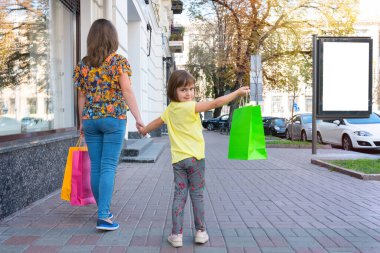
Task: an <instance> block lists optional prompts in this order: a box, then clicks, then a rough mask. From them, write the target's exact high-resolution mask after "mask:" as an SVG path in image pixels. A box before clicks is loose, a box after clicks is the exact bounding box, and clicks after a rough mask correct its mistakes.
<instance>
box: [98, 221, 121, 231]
mask: <svg viewBox="0 0 380 253" xmlns="http://www.w3.org/2000/svg"><path fill="white" fill-rule="evenodd" d="M96 228H97V229H99V230H107V231H112V230H116V229H118V228H119V224H117V223H116V222H112V221H111V219H108V220H103V219H98V221H97V222H96Z"/></svg>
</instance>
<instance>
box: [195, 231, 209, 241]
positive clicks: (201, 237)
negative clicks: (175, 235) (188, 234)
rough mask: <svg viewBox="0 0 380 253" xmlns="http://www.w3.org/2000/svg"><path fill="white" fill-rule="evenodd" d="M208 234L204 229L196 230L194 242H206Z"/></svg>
mask: <svg viewBox="0 0 380 253" xmlns="http://www.w3.org/2000/svg"><path fill="white" fill-rule="evenodd" d="M208 239H209V238H208V234H207V232H206V230H205V231H201V230H197V233H196V234H195V242H196V243H202V244H203V243H206V242H208Z"/></svg>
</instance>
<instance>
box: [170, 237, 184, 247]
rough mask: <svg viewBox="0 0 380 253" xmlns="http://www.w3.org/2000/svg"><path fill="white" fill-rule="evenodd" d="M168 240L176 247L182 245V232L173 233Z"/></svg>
mask: <svg viewBox="0 0 380 253" xmlns="http://www.w3.org/2000/svg"><path fill="white" fill-rule="evenodd" d="M168 242H169V243H170V244H171V245H172V246H173V247H175V248H178V247H182V234H178V235H175V234H171V235H169V236H168Z"/></svg>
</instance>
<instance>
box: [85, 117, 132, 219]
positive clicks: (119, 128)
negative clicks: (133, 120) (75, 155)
mask: <svg viewBox="0 0 380 253" xmlns="http://www.w3.org/2000/svg"><path fill="white" fill-rule="evenodd" d="M125 128H126V120H121V119H116V118H112V117H107V118H100V119H88V120H83V131H84V136H85V140H86V144H87V147H88V154H89V155H90V160H91V188H92V192H93V194H94V197H95V200H96V203H97V205H98V218H99V219H106V218H108V215H109V212H110V205H111V200H112V193H113V188H114V183H115V172H116V167H117V165H118V162H119V156H120V152H121V148H122V146H123V140H124V135H125Z"/></svg>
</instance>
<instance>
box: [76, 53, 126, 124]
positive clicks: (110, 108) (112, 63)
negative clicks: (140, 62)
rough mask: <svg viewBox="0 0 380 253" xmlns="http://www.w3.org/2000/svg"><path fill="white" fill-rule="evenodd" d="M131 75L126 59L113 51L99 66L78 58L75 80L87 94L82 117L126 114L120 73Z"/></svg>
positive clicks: (122, 115) (121, 117) (121, 116)
mask: <svg viewBox="0 0 380 253" xmlns="http://www.w3.org/2000/svg"><path fill="white" fill-rule="evenodd" d="M122 73H127V74H128V76H131V75H132V72H131V67H130V65H129V63H128V61H127V59H126V58H125V57H123V56H121V55H119V54H116V53H113V54H111V55H110V56H108V57H107V59H106V60H105V61H104V62H103V64H102V65H101V66H99V67H89V66H87V65H85V64H84V63H83V61H82V60H81V61H80V62H79V63H78V65H77V66H76V67H75V70H74V77H73V78H74V84H75V86H76V87H77V88H78V90H79V91H80V92H82V93H83V94H84V95H85V96H86V102H85V105H84V109H83V112H82V119H98V118H105V117H114V118H118V119H126V118H127V109H128V107H127V103H126V101H125V99H124V97H123V94H122V92H121V87H120V84H119V77H120V75H121V74H122Z"/></svg>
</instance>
